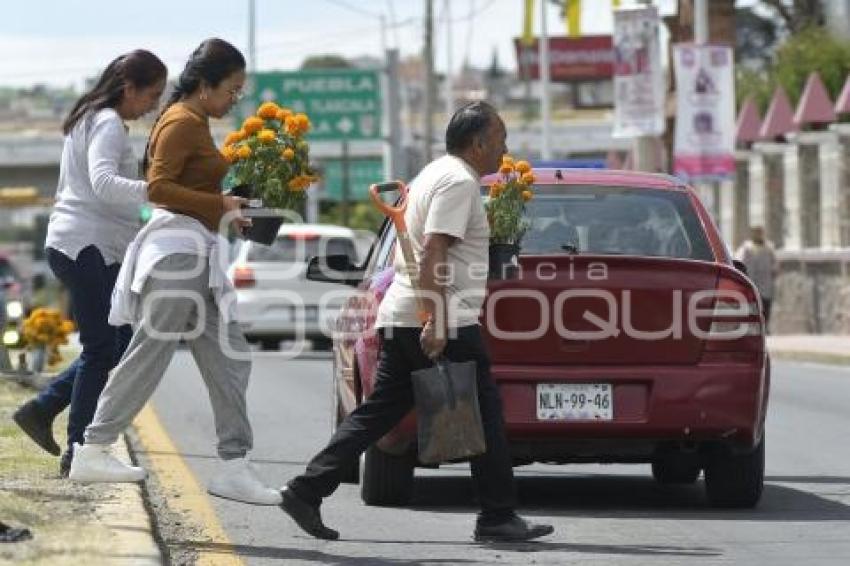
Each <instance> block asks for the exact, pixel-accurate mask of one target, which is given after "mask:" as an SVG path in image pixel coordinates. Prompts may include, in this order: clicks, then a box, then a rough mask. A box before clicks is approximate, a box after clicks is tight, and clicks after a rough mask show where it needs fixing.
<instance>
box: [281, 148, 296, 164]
mask: <svg viewBox="0 0 850 566" xmlns="http://www.w3.org/2000/svg"><path fill="white" fill-rule="evenodd" d="M280 156H281V157H283V158H284V159H286V160H287V161H291V160H292V159H293V158H294V157H295V152H294V151H293V150H292V148H291V147H287V148H286V149H284V150H283V151H281V152H280Z"/></svg>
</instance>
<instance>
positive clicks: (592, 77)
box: [514, 35, 614, 81]
mask: <svg viewBox="0 0 850 566" xmlns="http://www.w3.org/2000/svg"><path fill="white" fill-rule="evenodd" d="M538 42H539V38H534V39H533V40H532V42H531V43H529V44H525V43H523V40H522V38H521V37H517V38H516V39H515V41H514V46H515V47H516V53H517V64H518V66H519V68H520V69H525V70H526V71H525V72H527V73H528V78H529V79H531V80H533V81H536V80H538V79H539V78H540V51H539V50H538ZM613 73H614V47H613V43H612V40H611V36H610V35H585V36H582V37H562V36H559V37H550V38H549V75H550V77H551V79H552V80H553V81H598V80H605V79H610V78H611V76H612V75H613Z"/></svg>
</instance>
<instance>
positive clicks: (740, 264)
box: [732, 259, 747, 275]
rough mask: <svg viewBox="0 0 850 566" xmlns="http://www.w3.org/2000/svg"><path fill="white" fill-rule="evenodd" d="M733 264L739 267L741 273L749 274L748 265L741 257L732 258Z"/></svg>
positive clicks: (736, 267)
mask: <svg viewBox="0 0 850 566" xmlns="http://www.w3.org/2000/svg"><path fill="white" fill-rule="evenodd" d="M732 265H734V266H735V269H737V270H738V271H740V272H741V273H743V274H744V275H746V274H747V266H746V264H744V262H743V261H741V260H740V259H733V260H732Z"/></svg>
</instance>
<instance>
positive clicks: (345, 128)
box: [336, 116, 354, 135]
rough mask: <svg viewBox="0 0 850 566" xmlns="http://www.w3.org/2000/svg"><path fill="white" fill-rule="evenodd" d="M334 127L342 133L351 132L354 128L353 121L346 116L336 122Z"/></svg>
mask: <svg viewBox="0 0 850 566" xmlns="http://www.w3.org/2000/svg"><path fill="white" fill-rule="evenodd" d="M336 129H337V130H339V131H340V132H342V133H343V134H345V135H348V134H350V133H351V130H353V129H354V122H352V121H351V119H350V118H349V117H348V116H346V117H344V118H342V119H341V120H340V121H339V122H337V123H336Z"/></svg>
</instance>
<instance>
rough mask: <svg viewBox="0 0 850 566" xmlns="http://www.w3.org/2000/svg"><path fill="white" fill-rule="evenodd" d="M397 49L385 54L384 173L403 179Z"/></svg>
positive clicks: (393, 177) (390, 176) (389, 177)
mask: <svg viewBox="0 0 850 566" xmlns="http://www.w3.org/2000/svg"><path fill="white" fill-rule="evenodd" d="M398 65H399V53H398V49H388V50H387V54H386V66H387V69H386V74H387V104H386V105H385V108H386V113H387V144H386V148H387V151H386V154H385V155H386V156H387V159H386V164H385V166H384V173H385V175H386V177H387V178H388V179H403V178H404V177H405V171H406V168H405V167H404V159H403V153H404V152H403V148H402V146H403V144H402V139H401V134H402V131H401V79H400V78H399V76H398Z"/></svg>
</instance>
